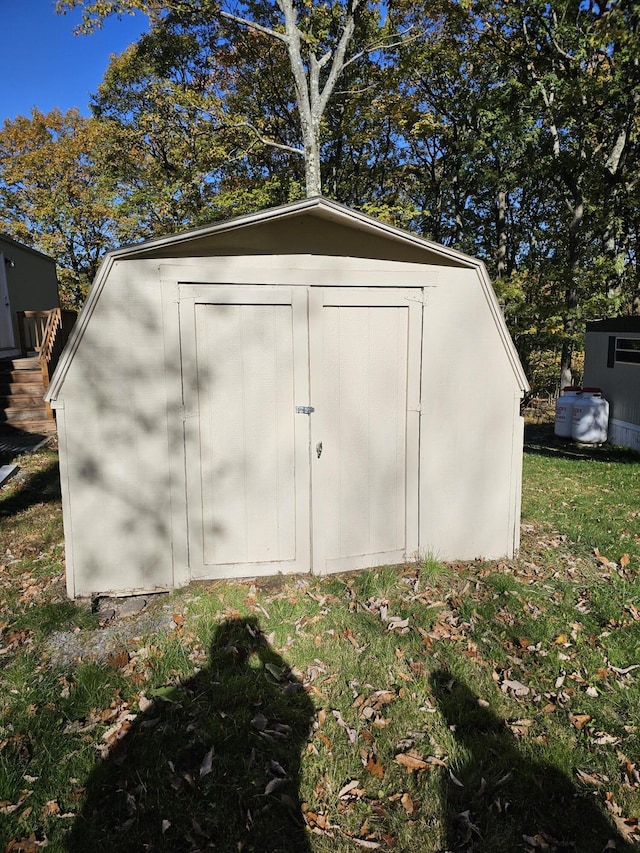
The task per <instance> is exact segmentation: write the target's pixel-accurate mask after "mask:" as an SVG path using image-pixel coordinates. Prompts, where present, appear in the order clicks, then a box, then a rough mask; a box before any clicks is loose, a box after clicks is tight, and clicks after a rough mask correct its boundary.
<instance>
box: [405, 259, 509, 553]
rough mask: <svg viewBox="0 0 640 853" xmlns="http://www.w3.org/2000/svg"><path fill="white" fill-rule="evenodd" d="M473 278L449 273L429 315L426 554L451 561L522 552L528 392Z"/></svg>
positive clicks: (424, 426) (424, 428)
mask: <svg viewBox="0 0 640 853" xmlns="http://www.w3.org/2000/svg"><path fill="white" fill-rule="evenodd" d="M474 279H475V275H474V273H473V272H472V271H467V270H456V271H451V270H448V271H447V275H446V279H444V278H443V280H442V281H441V283H440V284H439V285H438V286H437V287H435V288H430V289H429V290H428V291H427V301H426V307H425V314H424V336H423V347H424V357H423V392H422V419H421V445H420V461H421V471H420V481H421V492H420V548H421V550H422V551H426V552H432V553H433V554H434V555H435V556H438V557H440V558H443V559H448V558H452V559H453V558H455V559H473V558H474V557H478V556H483V557H501V556H505V555H511V554H512V553H513V551H514V548H516V547H517V543H518V526H519V518H514V509H513V507H514V496H515V495H517V494H518V493H519V488H518V486H519V482H520V476H521V473H520V471H521V465H522V461H521V449H522V419H521V418H520V417H519V414H518V405H519V400H520V392H519V389H517V388H516V387H515V383H514V381H513V378H512V372H511V370H510V368H509V365H508V363H507V361H506V359H505V358H504V353H503V352H502V351H501V350H502V345H501V342H500V340H499V338H498V337H497V336H496V334H495V328H494V321H493V318H492V311H491V306H490V304H489V303H488V301H487V299H486V296H485V295H484V293H483V292H482V290H481V289H480V288H479V287H478V286H477V282H476V281H475V280H474ZM518 514H519V513H518Z"/></svg>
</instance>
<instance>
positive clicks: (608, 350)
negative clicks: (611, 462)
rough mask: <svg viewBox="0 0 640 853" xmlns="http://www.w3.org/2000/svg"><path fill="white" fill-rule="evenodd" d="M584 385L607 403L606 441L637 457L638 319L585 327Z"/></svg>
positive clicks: (639, 411)
mask: <svg viewBox="0 0 640 853" xmlns="http://www.w3.org/2000/svg"><path fill="white" fill-rule="evenodd" d="M584 385H585V386H594V387H597V388H601V389H602V394H603V397H604V398H605V399H606V400H607V401H608V402H609V441H610V442H611V443H612V444H618V445H620V446H621V447H630V448H631V449H633V450H635V451H637V452H638V453H640V316H630V317H614V318H612V319H609V320H593V321H591V322H589V323H587V333H586V337H585V351H584Z"/></svg>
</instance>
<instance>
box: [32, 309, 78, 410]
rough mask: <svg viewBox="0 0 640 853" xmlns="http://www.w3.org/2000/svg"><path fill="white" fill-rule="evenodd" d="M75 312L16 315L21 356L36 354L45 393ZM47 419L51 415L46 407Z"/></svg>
mask: <svg viewBox="0 0 640 853" xmlns="http://www.w3.org/2000/svg"><path fill="white" fill-rule="evenodd" d="M76 316H77V315H76V312H75V311H66V310H64V309H62V308H52V309H51V310H49V311H18V334H19V337H20V350H21V352H22V355H23V356H26V355H28V354H29V353H30V352H33V353H36V354H37V356H38V362H39V364H40V369H41V370H42V381H43V384H44V388H45V391H46V389H47V388H48V387H49V382H50V380H51V376H52V375H53V371H54V370H55V369H56V366H57V364H58V360H59V358H60V355H61V354H62V350H63V349H64V345H65V344H66V342H67V340H68V338H69V333H70V332H71V329H72V328H73V324H74V323H75V321H76ZM47 411H48V413H49V416H50V417H51V418H53V412H52V411H51V409H50V407H49V406H48V405H47Z"/></svg>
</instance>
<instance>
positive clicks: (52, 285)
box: [0, 234, 60, 358]
mask: <svg viewBox="0 0 640 853" xmlns="http://www.w3.org/2000/svg"><path fill="white" fill-rule="evenodd" d="M59 306H60V301H59V299H58V277H57V274H56V262H55V261H54V260H53V258H50V257H48V256H47V255H43V254H42V252H38V251H37V250H36V249H32V248H31V247H30V246H24V245H23V244H22V243H18V241H17V240H14V239H13V238H12V237H7V236H6V235H4V234H0V358H11V357H13V356H15V355H18V354H20V352H21V351H22V350H23V349H25V332H26V334H27V341H26V344H27V345H28V344H29V343H30V336H29V333H30V331H31V330H30V329H29V328H28V324H29V321H28V320H27V327H25V312H27V313H32V314H37V313H38V312H46V311H50V310H51V309H53V308H58V307H59Z"/></svg>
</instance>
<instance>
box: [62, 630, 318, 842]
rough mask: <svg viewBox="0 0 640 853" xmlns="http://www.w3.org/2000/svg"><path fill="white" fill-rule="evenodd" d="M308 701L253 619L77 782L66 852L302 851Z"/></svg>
mask: <svg viewBox="0 0 640 853" xmlns="http://www.w3.org/2000/svg"><path fill="white" fill-rule="evenodd" d="M314 715H315V708H314V706H313V704H312V702H311V700H310V699H309V697H308V696H307V694H306V692H305V691H304V688H303V686H302V684H300V682H298V681H297V679H296V678H295V677H294V676H293V674H292V673H291V670H290V668H289V667H288V665H287V664H286V662H285V661H284V660H283V659H282V658H281V657H280V656H279V655H278V654H277V653H276V652H275V651H274V650H273V649H272V648H271V647H270V646H269V644H268V642H267V640H266V638H265V636H264V634H263V633H262V631H261V630H260V627H259V624H258V622H257V620H256V619H255V617H250V618H243V619H233V620H229V621H226V622H222V623H221V624H219V625H218V626H217V628H216V630H215V633H214V637H213V642H212V646H211V653H210V659H209V666H208V667H207V668H205V669H203V670H202V671H201V672H199V673H198V674H197V675H196V676H194V677H193V678H191V679H190V680H189V681H186V682H184V683H183V684H181V685H179V686H177V687H175V689H172V690H170V691H167V693H166V694H165V698H164V700H157V701H155V702H154V704H153V706H152V707H151V708H150V709H149V710H147V711H146V712H145V713H142V714H140V715H139V716H138V717H137V719H136V720H135V722H134V723H133V725H132V727H131V728H130V729H129V731H128V732H127V734H126V735H125V737H124V738H123V739H122V740H121V741H120V742H119V743H118V745H117V746H116V747H115V748H114V749H113V750H112V751H111V753H110V755H109V756H108V758H107V759H106V760H105V761H103V762H102V763H101V764H99V765H98V766H97V767H96V768H95V770H94V771H93V772H92V774H91V776H90V778H89V780H88V781H87V783H86V795H85V802H84V805H83V808H82V811H81V812H80V814H79V816H78V817H77V819H76V822H75V824H74V826H73V829H72V832H71V835H70V838H69V841H68V845H67V850H69V851H70V853H95V851H98V850H109V851H110V853H125V851H126V853H131V852H132V851H142V850H153V851H155V853H163V851H164V853H187V851H189V852H191V851H195V850H216V851H218V853H238V851H243V850H246V851H250V850H252V851H261V853H310V849H311V848H310V846H309V841H308V838H307V830H306V828H305V824H304V821H303V818H302V814H301V809H300V798H299V792H298V788H299V777H300V762H301V752H302V750H303V749H304V748H305V746H306V743H307V738H308V735H309V731H310V727H311V723H312V720H313V718H314Z"/></svg>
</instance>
